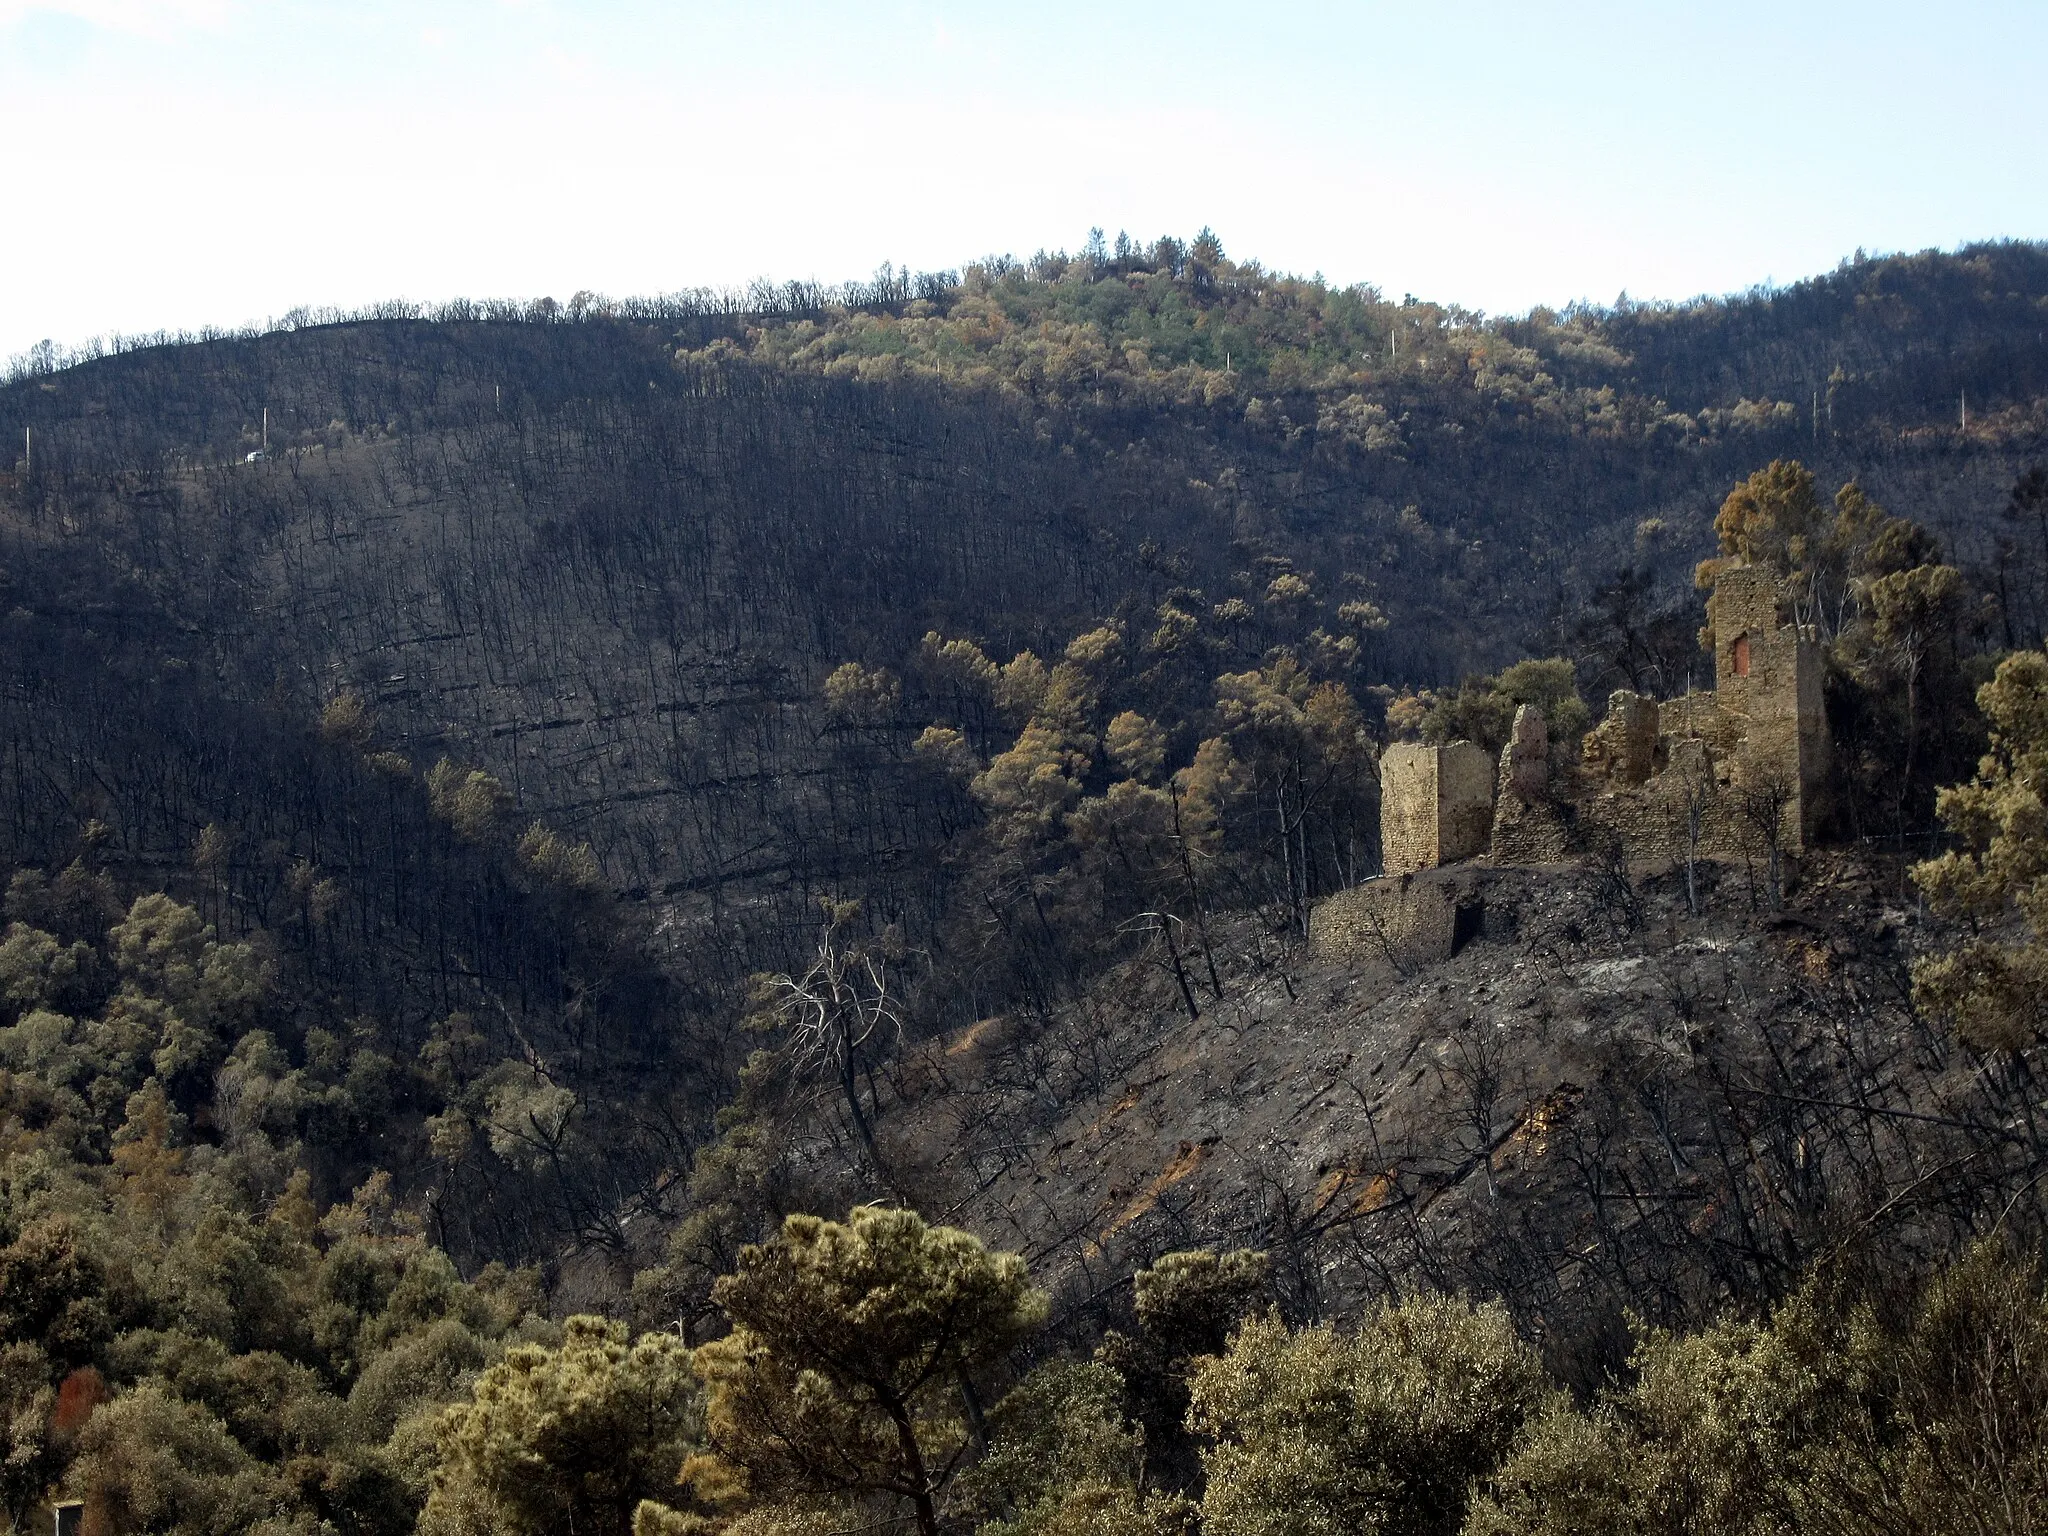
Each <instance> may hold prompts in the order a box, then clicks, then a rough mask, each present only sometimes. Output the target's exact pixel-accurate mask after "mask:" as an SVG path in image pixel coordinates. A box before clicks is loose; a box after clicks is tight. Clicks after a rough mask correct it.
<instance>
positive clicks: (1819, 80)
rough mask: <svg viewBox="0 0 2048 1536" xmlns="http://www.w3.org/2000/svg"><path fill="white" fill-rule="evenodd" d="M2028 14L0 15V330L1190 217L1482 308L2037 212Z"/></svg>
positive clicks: (357, 6)
mask: <svg viewBox="0 0 2048 1536" xmlns="http://www.w3.org/2000/svg"><path fill="white" fill-rule="evenodd" d="M2044 95H2048V3H2044V0H2028V3H2015V0H2007V3H1990V0H1984V3H1969V0H1948V3H1946V4H1943V5H1939V6H1936V5H1932V4H1925V3H1922V4H1894V3H1886V0H1864V3H1861V4H1835V3H1827V4H1802V3H1798V0H1779V3H1776V4H1754V3H1748V0H1740V3H1731V4H1723V5H1716V6H1703V5H1675V4H1673V5H1656V4H1598V3H1584V4H1556V5H1543V4H1534V3H1521V4H1479V3H1474V4H1436V5H1407V6H1392V5H1380V4H1369V3H1359V4H1351V5H1338V4H1331V5H1309V4H1300V5H1285V4H1268V5H1266V6H1263V7H1259V6H1250V5H1243V4H1239V5H1221V4H1211V3H1207V0H1175V3H1173V4H1171V5H1167V4H1160V5H1145V6H1137V5H1130V6H1116V5H1109V4H1095V5H1083V4H1073V3H1067V0H1031V3H1028V4H1024V3H1013V4H1010V5H1006V6H1001V7H997V6H986V5H966V4H955V5H932V4H921V3H911V0H878V3H873V4H865V5H853V4H825V3H814V4H794V3H792V4H774V3H764V0H757V3H754V4H746V5H739V4H722V3H707V4H698V3H687V0H685V3H671V4H666V5H663V4H647V3H632V0H610V3H603V0H600V3H570V0H412V3H395V0H388V3H387V0H363V3H309V0H262V3H256V0H246V3H245V0H0V143H4V144H5V145H6V146H7V152H6V154H5V156H4V159H0V164H4V165H5V167H6V171H5V176H4V181H0V187H4V191H0V197H4V200H5V201H4V204H0V206H5V207H7V208H8V209H9V210H10V213H9V215H8V216H7V217H6V219H5V225H6V226H7V227H6V228H5V230H4V232H0V355H5V354H7V353H12V352H16V351H19V350H21V349H22V348H23V347H25V346H27V345H28V344H30V343H31V342H33V341H36V340H38V339H40V338H42V337H45V336H50V337H54V338H56V339H57V340H59V341H61V342H76V341H79V340H82V339H83V338H85V337H87V336H89V335H93V334H97V333H101V332H105V331H109V330H123V331H139V330H151V329H155V328H157V327H159V326H169V327H179V326H196V325H200V324H206V323H213V324H224V325H232V324H239V323H242V322H244V321H250V320H255V321H261V320H263V319H264V318H266V317H268V316H273V315H277V314H281V313H283V312H284V311H285V310H287V309H289V308H291V307H292V306H293V305H296V304H302V303H303V304H323V303H337V304H350V305H353V304H359V303H364V302H368V301H372V300H376V299H380V298H386V297H400V296H402V297H409V298H414V299H425V300H431V299H438V298H445V297H450V296H453V295H457V294H466V295H471V296H534V295H538V294H542V293H551V294H553V295H555V296H556V297H558V298H566V297H567V296H568V295H569V294H570V293H571V292H573V291H574V290H576V289H578V288H590V289H595V290H599V291H602V292H608V293H613V294H626V293H641V292H653V291H660V290H667V289H674V288H680V287H686V286H691V285H695V284H700V283H702V284H725V283H735V282H742V281H745V280H746V279H749V278H752V277H755V276H761V275H767V276H774V277H785V278H786V277H815V278H819V279H822V280H826V281H834V280H838V279H842V278H846V277H853V276H862V275H865V274H867V273H868V272H870V271H872V270H873V268H874V267H875V266H876V265H877V264H878V263H880V262H882V261H885V260H887V261H894V262H898V263H904V264H908V265H910V266H913V267H942V266H957V265H958V264H959V263H960V262H962V261H963V260H966V259H970V258H972V257H974V256H976V255H979V254H982V253H985V252H990V251H1013V252H1015V253H1017V254H1019V255H1028V254H1029V253H1030V252H1031V251H1032V250H1033V249H1035V248H1037V247H1039V246H1041V245H1046V246H1061V245H1064V246H1069V247H1071V246H1074V245H1077V244H1079V242H1080V241H1081V240H1082V239H1083V238H1084V237H1085V236H1086V233H1087V230H1088V228H1089V226H1090V225H1097V224H1099V225H1101V226H1103V227H1104V228H1105V229H1107V230H1108V231H1109V232H1110V233H1111V234H1112V235H1114V233H1115V232H1116V231H1117V230H1118V229H1119V228H1126V229H1129V230H1130V231H1131V232H1132V234H1133V235H1135V236H1142V237H1144V238H1147V239H1149V238H1151V237H1153V236H1155V235H1157V234H1159V233H1161V232H1164V231H1173V232H1176V233H1180V234H1192V233H1193V232H1194V231H1195V230H1196V229H1197V228H1199V227H1200V226H1201V225H1203V224H1205V223H1206V224H1210V225H1213V226H1214V227H1215V229H1216V230H1217V232H1218V233H1219V234H1220V235H1221V236H1222V237H1223V240H1224V243H1225V245H1226V247H1227V248H1228V249H1229V250H1230V251H1231V253H1232V254H1233V255H1237V256H1257V257H1259V258H1261V259H1262V260H1264V261H1265V262H1267V264H1268V265H1271V266H1277V267H1282V268H1286V269H1290V270H1295V271H1301V272H1309V271H1316V270H1320V271H1322V272H1323V273H1325V274H1326V275H1327V276H1329V277H1330V278H1332V279H1333V280H1337V281H1342V282H1354V281H1367V282H1374V283H1377V284H1379V285H1380V286H1381V288H1382V289H1384V290H1386V291H1387V292H1389V293H1391V294H1395V295H1398V294H1400V293H1403V292H1414V293H1417V294H1422V295H1426V296H1429V297H1432V298H1437V299H1442V300H1447V301H1457V302H1460V303H1464V304H1466V305H1468V306H1472V307H1476V308H1481V309H1485V310H1489V311H1493V312H1501V311H1509V310H1519V309H1524V308H1527V307H1528V306H1529V305H1531V304H1534V303H1562V302H1565V301H1568V300H1571V299H1573V298H1579V297H1590V298H1593V299H1597V300H1601V301H1607V300H1611V299H1612V298H1613V297H1614V296H1615V294H1616V293H1617V292H1618V291H1620V290H1622V289H1624V288H1625V289H1627V290H1628V291H1629V292H1630V293H1631V294H1634V295H1636V296H1639V297H1648V296H1657V297H1674V298H1675V297H1685V296H1689V295H1691V294H1694V293H1699V292H1726V291H1729V290H1733V289H1737V288H1742V287H1746V286H1748V285H1750V284H1752V283H1755V282H1760V281H1763V280H1765V279H1775V280H1777V281H1780V282H1785V281H1790V280H1793V279H1795V278H1798V277H1802V276H1806V275H1808V274H1811V273H1813V272H1816V271H1822V270H1825V269H1826V268H1828V267H1831V266H1832V265H1834V263H1835V262H1836V261H1837V260H1839V259H1840V258H1841V257H1843V256H1845V255H1847V254H1848V253H1849V252H1851V251H1852V250H1854V249H1855V248H1856V247H1858V246H1863V247H1866V248H1869V249H1873V250H1880V249H1881V250H1897V249H1919V248H1921V247H1925V246H1929V245H1940V246H1953V245H1955V244H1957V243H1960V242H1962V241H1966V240H1971V239H1982V238H1988V237H1996V236H2005V235H2011V236H2022V237H2035V238H2039V237H2048V112H2043V110H2042V109H2041V101H2042V99H2043V97H2044Z"/></svg>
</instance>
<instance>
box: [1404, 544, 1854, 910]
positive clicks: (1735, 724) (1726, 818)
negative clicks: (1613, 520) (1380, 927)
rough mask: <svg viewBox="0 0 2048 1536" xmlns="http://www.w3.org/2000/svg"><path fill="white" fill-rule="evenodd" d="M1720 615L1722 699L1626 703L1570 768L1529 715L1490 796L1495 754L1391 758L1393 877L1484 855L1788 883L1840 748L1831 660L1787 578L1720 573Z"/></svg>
mask: <svg viewBox="0 0 2048 1536" xmlns="http://www.w3.org/2000/svg"><path fill="white" fill-rule="evenodd" d="M1708 605H1709V606H1708V614H1709V617H1710V619H1711V620H1712V625H1713V631H1714V635H1715V654H1714V667H1715V676H1714V688H1713V691H1712V692H1711V693H1689V694H1687V695H1685V696H1684V697H1683V698H1678V699H1672V700H1670V701H1668V702H1665V703H1661V704H1660V703H1659V702H1657V701H1656V700H1654V699H1648V698H1644V697H1643V696H1641V695H1640V694H1636V693H1631V692H1628V691H1626V690H1624V691H1621V692H1618V693H1616V694H1614V695H1613V697H1612V698H1610V699H1609V701H1608V707H1607V716H1606V718H1605V719H1604V720H1602V721H1601V722H1600V724H1599V726H1597V727H1596V728H1595V729H1594V730H1592V731H1591V732H1589V733H1588V734H1587V735H1586V737H1585V740H1584V741H1583V742H1582V743H1580V746H1579V751H1578V752H1577V754H1575V760H1574V761H1572V762H1570V763H1568V764H1565V765H1562V767H1561V766H1560V764H1559V763H1558V761H1557V758H1556V757H1555V756H1554V754H1553V746H1552V743H1551V742H1550V740H1549V736H1548V732H1547V730H1546V728H1545V725H1544V720H1543V716H1542V715H1541V713H1539V712H1538V711H1537V710H1535V709H1532V708H1530V707H1529V706H1527V705H1524V706H1523V707H1522V708H1521V709H1520V710H1519V711H1517V712H1516V715H1515V723H1514V729H1513V732H1512V734H1511V737H1510V739H1509V741H1508V744H1507V746H1506V747H1505V748H1504V749H1503V750H1502V752H1501V757H1500V763H1499V766H1498V770H1497V772H1496V771H1495V770H1494V769H1493V766H1492V765H1491V764H1488V765H1487V770H1486V772H1485V774H1484V775H1483V779H1484V784H1483V787H1482V783H1481V779H1482V776H1481V774H1480V772H1479V769H1478V767H1477V766H1476V764H1475V763H1474V762H1473V758H1474V757H1475V756H1476V757H1477V758H1478V759H1479V760H1480V761H1481V762H1483V761H1484V754H1483V753H1481V752H1480V749H1479V748H1477V747H1476V746H1474V745H1472V743H1470V742H1452V743H1451V744H1449V745H1448V746H1442V747H1431V746H1422V745H1415V744H1404V745H1400V746H1396V747H1392V748H1389V749H1388V751H1387V754H1386V758H1385V760H1384V764H1383V767H1382V770H1381V787H1380V817H1381V844H1382V848H1383V851H1384V857H1385V868H1386V872H1387V874H1388V875H1389V876H1401V875H1411V874H1415V873H1418V872H1420V871H1422V870H1427V869H1435V868H1438V867H1440V866H1442V865H1445V864H1454V863H1457V862H1458V861H1460V860H1462V859H1468V858H1473V857H1476V856H1478V855H1480V854H1486V855H1488V856H1490V858H1491V860H1492V862H1494V863H1495V864H1506V865H1533V864H1548V863H1555V862H1558V861H1560V860H1563V859H1567V858H1570V857H1573V856H1574V855H1577V854H1582V853H1593V852H1603V851H1604V852H1618V853H1619V854H1620V855H1621V856H1622V857H1623V858H1625V859H1626V860H1627V861H1628V862H1630V863H1634V864H1655V863H1662V862H1670V861H1673V860H1678V859H1687V858H1722V859H1763V860H1765V861H1767V862H1769V863H1770V865H1771V866H1772V868H1773V870H1776V869H1777V868H1779V866H1780V864H1781V863H1782V861H1783V860H1784V859H1785V858H1787V857H1788V856H1796V855H1798V854H1800V853H1803V852H1804V851H1805V850H1806V849H1807V848H1808V847H1809V846H1810V845H1811V843H1812V840H1813V834H1814V828H1815V826H1816V824H1817V822H1818V820H1819V813H1820V809H1821V807H1820V804H1819V790H1820V786H1821V784H1822V782H1823V780H1824V776H1825V773H1826V769H1827V760H1828V753H1829V745H1830V744H1829V740H1828V732H1827V715H1826V709H1825V705H1824V703H1823V701H1822V697H1821V655H1820V648H1819V646H1818V644H1817V643H1816V642H1815V641H1814V640H1813V639H1812V638H1811V637H1810V635H1809V634H1807V633H1806V632H1804V631H1802V630H1801V629H1799V628H1798V627H1797V626H1796V625H1794V624H1792V623H1789V622H1787V620H1786V617H1785V615H1784V613H1783V612H1782V609H1781V604H1780V601H1779V590H1778V581H1777V578H1776V577H1775V576H1774V575H1773V574H1772V573H1771V572H1770V571H1768V570H1765V569H1763V568H1761V567H1757V566H1736V567H1734V568H1732V569H1730V570H1727V571H1724V572H1722V574H1721V577H1720V579H1719V582H1718V583H1717V585H1716V587H1715V590H1714V593H1713V596H1712V597H1711V598H1710V599H1709V600H1708ZM1558 745H1560V746H1563V745H1565V744H1563V743H1559V744H1558ZM1496 791H1497V793H1496Z"/></svg>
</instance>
